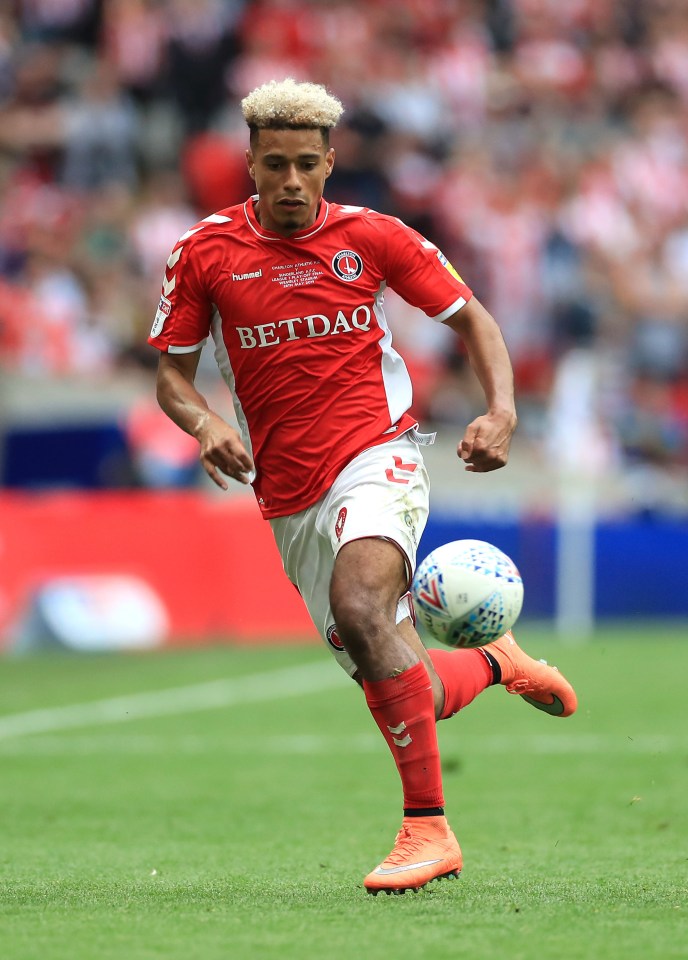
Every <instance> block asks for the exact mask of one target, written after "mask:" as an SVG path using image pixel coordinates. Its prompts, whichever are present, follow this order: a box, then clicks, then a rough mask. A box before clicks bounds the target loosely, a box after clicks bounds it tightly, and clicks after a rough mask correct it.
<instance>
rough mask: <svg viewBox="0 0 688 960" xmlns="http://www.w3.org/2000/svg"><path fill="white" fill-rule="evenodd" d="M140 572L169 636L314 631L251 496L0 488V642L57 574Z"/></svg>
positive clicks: (280, 637)
mask: <svg viewBox="0 0 688 960" xmlns="http://www.w3.org/2000/svg"><path fill="white" fill-rule="evenodd" d="M94 574H101V575H102V574H104V575H128V576H133V577H138V578H140V579H141V580H143V581H144V582H145V583H147V584H149V585H150V587H152V588H153V590H154V591H155V592H156V593H157V594H158V596H159V597H160V599H161V600H162V601H163V604H164V605H165V607H166V609H167V613H168V616H169V622H170V635H169V638H168V642H170V643H172V644H186V643H202V642H209V641H218V640H224V639H226V640H229V641H241V642H247V641H248V642H270V643H279V642H289V641H291V640H293V639H295V638H299V639H315V638H316V633H315V630H314V628H313V625H312V624H311V621H310V619H309V617H308V614H307V612H306V608H305V606H304V604H303V602H302V601H301V598H300V597H299V595H298V593H297V591H296V590H295V589H294V587H293V586H292V585H291V584H290V583H289V581H288V580H287V578H286V576H285V575H284V572H283V570H282V563H281V560H280V557H279V554H278V552H277V548H276V546H275V543H274V540H273V537H272V533H271V531H270V528H269V526H268V524H267V523H266V522H265V521H264V520H263V519H262V518H261V516H260V513H259V511H258V508H257V506H256V504H255V503H254V502H253V501H252V500H248V499H245V500H244V499H241V500H220V499H215V498H209V497H207V496H205V495H203V494H201V493H198V492H170V493H146V492H138V491H136V492H125V493H110V492H108V493H93V494H90V493H82V492H80V493H45V494H43V493H40V494H36V493H32V494H25V493H2V494H0V643H4V644H5V645H6V644H7V643H9V642H10V639H11V635H12V631H13V629H14V628H15V626H16V624H17V623H18V622H19V621H20V620H21V618H22V616H24V615H25V612H26V610H27V609H28V608H29V607H30V605H31V603H32V598H33V597H34V596H35V594H36V592H37V591H38V590H40V589H41V587H42V586H44V585H45V584H46V583H49V582H50V581H51V580H52V579H54V578H55V577H65V576H84V575H94Z"/></svg>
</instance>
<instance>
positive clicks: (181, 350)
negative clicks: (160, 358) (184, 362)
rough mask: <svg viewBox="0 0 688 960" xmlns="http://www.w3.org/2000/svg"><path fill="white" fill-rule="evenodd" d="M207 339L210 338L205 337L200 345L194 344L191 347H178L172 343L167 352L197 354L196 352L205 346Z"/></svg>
mask: <svg viewBox="0 0 688 960" xmlns="http://www.w3.org/2000/svg"><path fill="white" fill-rule="evenodd" d="M207 339H208V338H207V337H205V338H204V339H203V340H201V342H200V343H192V344H191V346H190V347H176V346H175V345H174V344H173V343H171V344H170V345H169V347H168V348H167V352H168V353H195V352H196V350H200V349H201V348H202V347H204V346H205V341H206V340H207Z"/></svg>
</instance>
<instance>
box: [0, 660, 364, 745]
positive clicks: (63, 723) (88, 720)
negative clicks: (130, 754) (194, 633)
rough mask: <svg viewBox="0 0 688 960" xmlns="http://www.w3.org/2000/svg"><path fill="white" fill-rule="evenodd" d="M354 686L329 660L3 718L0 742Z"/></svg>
mask: <svg viewBox="0 0 688 960" xmlns="http://www.w3.org/2000/svg"><path fill="white" fill-rule="evenodd" d="M347 682H349V683H350V681H347V680H346V677H345V675H344V673H343V672H342V671H341V670H340V669H339V667H338V666H337V665H336V664H335V663H333V662H332V661H331V660H328V661H323V662H318V663H310V664H305V665H302V666H297V667H287V668H285V669H283V670H273V671H270V672H266V673H254V674H249V675H248V676H244V677H236V678H235V679H227V680H211V681H209V682H207V683H197V684H193V685H192V686H187V687H176V688H173V689H168V690H149V691H146V692H144V693H133V694H129V695H126V696H121V697H109V698H107V699H104V700H94V701H92V702H90V703H73V704H67V705H65V706H61V707H50V708H47V709H44V710H29V711H27V712H25V713H13V714H8V715H6V716H0V740H8V739H10V738H12V737H21V736H25V735H26V734H31V733H52V732H53V731H56V730H70V729H73V728H75V727H91V726H98V725H103V724H110V723H126V722H128V721H129V720H139V719H142V718H145V717H163V716H174V715H176V714H182V713H196V712H198V711H201V710H215V709H218V708H221V707H229V706H233V705H234V704H238V703H260V702H261V701H265V700H273V699H276V698H279V697H296V696H300V695H301V694H306V693H317V692H318V691H320V690H327V689H330V688H332V687H341V686H342V685H344V684H346V683H347Z"/></svg>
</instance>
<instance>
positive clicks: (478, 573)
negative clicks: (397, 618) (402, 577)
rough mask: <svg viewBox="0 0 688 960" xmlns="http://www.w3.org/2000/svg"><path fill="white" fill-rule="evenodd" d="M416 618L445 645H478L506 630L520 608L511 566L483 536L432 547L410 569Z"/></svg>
mask: <svg viewBox="0 0 688 960" xmlns="http://www.w3.org/2000/svg"><path fill="white" fill-rule="evenodd" d="M411 593H412V595H413V602H414V605H415V608H416V620H417V625H418V626H419V628H420V630H421V633H423V632H425V633H427V634H428V635H429V636H430V637H432V638H433V639H435V640H439V641H440V643H444V644H446V645H447V646H449V647H482V646H484V645H485V644H486V643H491V642H492V641H493V640H497V639H498V638H499V637H501V636H503V635H504V634H505V633H506V632H507V630H511V628H512V627H513V626H514V624H515V623H516V621H517V620H518V617H519V614H520V613H521V607H522V606H523V580H522V579H521V574H520V573H519V572H518V569H517V568H516V564H515V563H514V562H513V560H511V559H510V558H509V557H507V555H506V554H505V553H502V551H501V550H499V549H498V548H497V547H495V546H494V545H493V544H491V543H486V542H485V541H484V540H454V541H452V542H451V543H445V544H443V546H441V547H437V548H436V549H435V550H433V551H432V553H429V554H428V556H427V557H426V558H425V560H423V562H422V563H421V564H420V565H419V566H418V569H417V570H416V575H415V577H414V578H413V585H412V587H411Z"/></svg>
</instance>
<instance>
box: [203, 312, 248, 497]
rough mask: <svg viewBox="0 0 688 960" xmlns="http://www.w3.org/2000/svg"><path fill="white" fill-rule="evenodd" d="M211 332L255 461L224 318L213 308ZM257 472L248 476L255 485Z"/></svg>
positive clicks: (244, 435) (245, 438) (216, 357)
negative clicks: (239, 395)
mask: <svg viewBox="0 0 688 960" xmlns="http://www.w3.org/2000/svg"><path fill="white" fill-rule="evenodd" d="M210 332H211V334H212V337H213V340H214V341H215V362H216V363H217V366H218V369H219V371H220V374H221V375H222V379H223V380H224V382H225V383H226V384H227V386H228V387H229V391H230V393H231V395H232V403H233V404H234V413H235V415H236V418H237V423H238V424H239V430H240V432H241V439H242V440H243V443H244V446H245V447H246V451H247V453H248V455H249V456H250V457H251V459H253V444H252V443H251V433H250V431H249V428H248V421H247V419H246V416H245V414H244V408H243V407H242V405H241V400H240V399H239V397H238V396H237V393H236V389H235V384H234V371H233V370H232V362H231V360H230V359H229V353H228V352H227V346H226V344H225V342H224V340H223V338H222V317H221V316H220V313H219V311H218V309H217V307H214V308H213V315H212V317H211V318H210ZM255 476H256V474H255V472H254V471H251V472H250V473H249V475H248V479H249V481H250V482H251V483H253V481H254V479H255Z"/></svg>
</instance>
